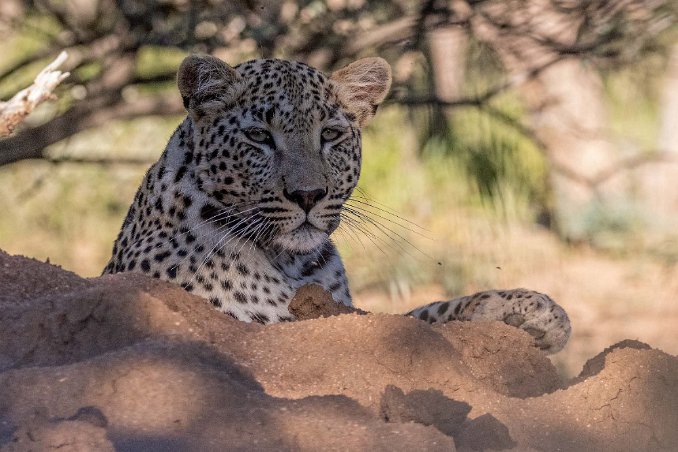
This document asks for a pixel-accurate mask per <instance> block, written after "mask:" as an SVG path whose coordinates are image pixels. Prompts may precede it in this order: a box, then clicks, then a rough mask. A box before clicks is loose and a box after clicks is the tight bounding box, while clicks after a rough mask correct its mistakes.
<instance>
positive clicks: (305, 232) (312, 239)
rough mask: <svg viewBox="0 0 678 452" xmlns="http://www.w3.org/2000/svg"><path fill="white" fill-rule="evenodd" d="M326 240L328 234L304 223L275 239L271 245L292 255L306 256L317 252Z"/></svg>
mask: <svg viewBox="0 0 678 452" xmlns="http://www.w3.org/2000/svg"><path fill="white" fill-rule="evenodd" d="M328 239H329V234H328V233H327V232H325V231H323V230H321V229H318V228H317V227H315V226H313V225H311V224H310V223H304V224H302V225H301V226H299V227H298V228H296V229H294V230H292V231H289V232H286V233H283V234H281V235H279V236H278V237H276V238H275V239H274V240H273V245H274V246H275V247H279V248H282V249H284V250H286V251H288V252H291V253H294V254H308V253H310V252H312V251H317V250H318V248H319V247H320V246H322V245H323V244H324V243H325V242H327V240H328Z"/></svg>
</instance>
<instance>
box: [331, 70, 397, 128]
mask: <svg viewBox="0 0 678 452" xmlns="http://www.w3.org/2000/svg"><path fill="white" fill-rule="evenodd" d="M331 79H332V81H333V82H334V84H335V86H336V87H337V95H338V97H339V100H340V102H341V103H342V104H343V105H344V107H345V108H346V109H347V110H348V111H349V112H351V113H353V114H354V115H355V117H356V121H357V122H358V125H359V126H360V127H362V126H364V125H366V124H367V122H368V121H369V120H370V119H371V118H372V117H373V116H374V114H375V113H376V112H377V107H378V106H379V104H381V103H382V102H383V100H384V98H385V97H386V95H387V94H388V90H389V89H390V88H391V67H390V66H389V65H388V63H387V62H386V60H384V59H383V58H377V57H371V58H362V59H360V60H358V61H354V62H353V63H351V64H349V65H348V66H346V67H343V68H341V69H339V70H338V71H336V72H334V73H333V74H332V77H331Z"/></svg>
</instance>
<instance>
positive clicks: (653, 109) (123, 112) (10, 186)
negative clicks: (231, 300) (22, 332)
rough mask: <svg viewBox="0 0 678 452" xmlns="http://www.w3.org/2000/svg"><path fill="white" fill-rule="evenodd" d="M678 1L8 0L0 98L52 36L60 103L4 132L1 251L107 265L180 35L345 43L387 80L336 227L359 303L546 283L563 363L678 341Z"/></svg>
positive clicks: (311, 47)
mask: <svg viewBox="0 0 678 452" xmlns="http://www.w3.org/2000/svg"><path fill="white" fill-rule="evenodd" d="M677 14H678V4H677V2H676V1H675V0H487V1H483V0H459V1H455V0H452V1H448V0H375V1H367V0H313V1H310V0H309V1H303V0H299V1H292V0H272V1H254V0H251V1H250V0H241V1H238V0H234V1H230V2H222V1H217V0H195V1H190V0H147V1H139V0H32V1H30V0H2V2H1V3H0V40H1V42H2V44H1V48H2V52H0V99H7V98H9V97H11V96H12V95H13V94H14V93H16V92H17V91H19V90H20V89H22V88H24V87H26V86H28V85H29V84H30V83H31V81H32V79H33V78H34V77H35V75H36V74H37V73H38V72H39V71H40V69H41V68H43V67H44V66H45V65H46V64H47V63H48V62H49V61H51V60H52V59H54V57H55V56H56V55H57V54H58V53H59V52H60V51H62V50H67V51H68V54H69V57H68V60H67V61H66V63H65V64H64V65H63V68H64V69H65V70H68V71H70V72H71V76H70V77H69V78H68V79H66V80H65V81H64V82H63V83H62V84H61V85H60V86H59V88H58V89H57V91H56V95H57V96H58V100H57V101H55V102H52V103H48V104H44V105H42V106H41V107H40V108H39V109H38V110H37V111H36V112H35V113H34V114H33V115H31V116H30V117H29V118H28V120H27V121H26V122H25V123H24V124H23V126H22V127H21V128H20V129H19V130H17V131H16V132H15V133H14V134H13V135H12V136H11V137H9V138H6V139H3V140H0V248H1V249H4V250H6V251H7V252H9V253H14V254H23V255H26V256H32V257H35V258H37V259H41V260H45V259H49V261H50V262H52V263H54V264H58V265H60V266H62V267H64V268H66V269H68V270H72V271H74V272H76V273H78V274H80V275H84V276H96V275H98V274H100V272H101V270H102V268H103V267H104V265H105V263H106V262H107V260H108V257H109V253H110V250H111V246H112V242H113V240H114V238H115V237H116V235H117V232H118V230H119V227H120V225H121V223H122V220H123V217H124V216H125V214H126V210H127V207H128V204H129V203H130V202H131V200H132V197H133V195H134V193H135V191H136V189H137V186H138V184H139V182H140V181H141V179H142V177H143V175H144V172H145V171H146V169H147V167H148V166H149V165H150V164H151V163H152V162H153V161H154V160H155V159H157V157H158V156H159V155H160V153H161V152H162V150H163V148H164V146H165V144H166V142H167V140H168V138H169V136H170V134H171V133H172V131H173V129H174V128H175V127H176V126H177V125H178V123H179V122H180V121H181V119H182V117H183V116H184V110H183V108H182V104H181V99H180V97H179V95H178V92H177V90H176V87H175V81H174V78H175V71H176V69H177V67H178V64H179V63H180V61H181V60H182V58H183V57H184V56H185V55H186V54H188V53H189V52H202V53H211V54H213V55H215V56H218V57H220V58H222V59H224V60H225V61H227V62H228V63H230V64H232V65H235V64H237V63H239V62H242V61H245V60H248V59H252V58H260V57H276V58H287V59H295V60H300V61H304V62H307V63H309V64H311V65H314V66H316V67H319V68H321V69H324V70H326V71H328V72H329V71H332V70H333V69H336V68H338V67H341V66H342V65H344V64H347V63H349V62H351V61H352V60H354V59H357V58H359V57H362V56H370V55H379V56H382V57H384V58H386V59H387V60H388V61H389V62H390V63H391V65H392V67H393V72H394V85H393V90H392V92H391V94H390V97H389V98H388V100H387V102H386V103H385V105H384V106H383V107H382V108H381V109H380V112H379V114H377V116H376V119H375V120H374V121H373V122H372V124H370V126H369V127H368V129H367V130H366V132H365V134H364V143H363V159H364V162H363V175H362V178H361V181H360V185H359V190H358V191H357V192H356V195H355V197H354V201H353V202H352V204H353V206H354V208H360V209H362V211H361V213H362V214H364V215H367V217H363V219H362V221H361V222H359V223H354V224H351V225H345V226H344V227H343V228H342V230H340V231H339V232H338V233H337V234H336V237H335V240H336V242H337V243H338V246H339V248H340V249H341V252H342V254H343V256H344V259H345V263H346V266H347V269H348V272H349V279H350V280H351V283H352V290H353V293H354V298H355V302H356V304H357V305H358V306H359V307H362V308H365V309H368V310H372V311H381V312H406V311H407V310H409V309H411V308H413V307H415V306H416V305H419V304H422V303H426V302H429V301H434V300H439V299H445V298H450V297H453V296H458V295H462V294H469V293H472V292H475V291H479V290H484V289H489V288H512V287H521V286H522V287H527V288H530V289H534V290H538V291H541V292H545V293H548V294H549V295H551V296H552V297H553V298H554V299H556V300H557V301H558V302H559V303H561V304H562V305H563V306H564V307H565V309H566V310H567V311H568V312H569V313H570V316H571V319H572V322H573V326H574V329H573V337H572V339H571V342H570V344H569V345H568V346H567V347H566V349H565V350H564V351H563V352H561V353H560V354H558V355H556V356H554V357H552V359H553V361H554V363H555V364H556V365H557V366H558V368H559V369H560V371H561V372H562V374H563V375H565V376H572V375H576V374H577V373H578V372H579V371H580V370H581V366H582V365H583V363H584V362H585V360H586V359H588V358H590V357H592V356H593V355H595V354H596V353H598V352H599V351H601V350H602V349H603V348H604V347H605V346H608V345H610V344H612V343H613V342H615V341H618V340H621V339H623V338H632V339H640V340H643V341H646V342H649V343H650V344H651V345H653V346H656V347H658V348H661V349H663V350H665V351H667V352H669V353H674V354H675V353H678V30H677V26H676V18H677Z"/></svg>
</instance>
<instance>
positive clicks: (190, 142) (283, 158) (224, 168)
mask: <svg viewBox="0 0 678 452" xmlns="http://www.w3.org/2000/svg"><path fill="white" fill-rule="evenodd" d="M178 85H179V90H180V92H181V95H182V97H183V99H184V104H185V105H186V108H187V110H188V112H189V114H188V116H187V118H186V119H185V120H184V121H183V122H182V123H181V125H179V127H178V128H177V130H176V131H175V132H174V134H173V135H172V138H171V139H170V141H169V144H168V145H167V148H166V149H165V151H164V152H163V154H162V156H161V157H160V159H159V160H158V162H156V163H155V164H154V165H153V166H152V167H151V168H150V169H149V171H148V172H147V174H146V176H145V178H144V180H143V182H142V184H141V187H140V188H139V190H138V192H137V194H136V196H135V198H134V201H133V203H132V205H131V207H130V209H129V212H128V214H127V217H126V219H125V221H124V223H123V225H122V229H121V231H120V234H119V236H118V238H117V240H116V241H115V244H114V246H113V254H112V257H111V259H110V261H109V263H108V265H107V266H106V268H105V270H104V273H115V272H123V271H137V272H142V273H146V274H149V275H151V276H153V277H155V278H160V279H164V280H167V281H170V282H173V283H176V284H179V285H181V286H182V287H184V288H185V289H186V290H188V291H190V292H193V293H196V294H198V295H201V296H202V297H204V298H205V299H207V300H208V301H209V302H210V303H211V304H212V305H213V306H214V307H215V308H216V309H218V310H220V311H222V312H224V313H226V314H228V315H230V316H232V317H234V318H236V319H239V320H243V321H246V322H251V321H255V322H259V323H264V324H267V323H275V322H281V321H290V320H293V317H292V316H291V314H290V313H289V311H288V309H287V306H288V304H289V302H290V301H291V298H292V296H293V294H294V293H295V291H296V289H297V288H299V287H301V286H302V285H304V284H309V283H316V284H320V285H321V286H323V287H324V288H325V289H327V290H328V291H329V292H330V293H331V294H332V297H333V298H334V300H335V301H336V302H337V303H343V304H345V305H349V306H350V305H351V294H350V291H349V287H348V283H347V281H346V274H345V272H344V267H343V265H342V262H341V260H340V258H339V256H338V254H337V251H336V248H335V246H334V244H333V243H332V241H331V239H330V235H331V234H332V232H333V231H334V230H336V228H337V227H338V225H339V221H340V213H341V209H342V206H343V203H344V202H345V201H346V200H347V199H348V198H349V196H350V195H351V193H352V191H353V189H354V188H355V186H356V184H357V182H358V178H359V176H360V168H361V132H360V130H361V127H363V126H364V125H365V124H366V123H367V122H368V121H369V119H370V118H371V117H372V116H373V115H374V113H375V111H376V109H377V106H378V105H379V104H380V103H381V102H382V101H383V99H384V97H385V96H386V93H387V92H388V89H389V86H390V69H389V67H388V64H386V62H385V61H384V60H382V59H379V58H367V59H363V60H359V61H357V62H355V63H353V64H351V65H349V66H347V67H345V68H343V69H340V70H339V71H337V72H335V73H334V74H332V75H331V76H328V75H326V74H324V73H322V72H320V71H318V70H316V69H313V68H311V67H309V66H307V65H305V64H303V63H298V62H290V61H283V60H254V61H249V62H246V63H243V64H241V65H239V66H236V67H235V68H231V67H229V66H228V65H226V64H225V63H223V62H221V61H220V60H218V59H216V58H213V57H209V56H191V57H188V58H187V59H186V60H185V61H184V63H182V66H181V68H180V70H179V74H178ZM511 293H512V294H513V296H512V297H508V296H502V295H496V294H502V292H492V293H491V294H492V295H491V296H488V297H485V296H484V295H483V294H478V295H476V296H473V297H465V298H463V299H459V300H457V301H451V302H445V303H447V304H441V303H433V304H431V305H427V306H424V307H422V308H419V309H417V310H415V311H413V312H411V313H410V315H413V316H415V317H418V318H421V319H422V320H426V321H429V322H434V321H435V322H444V321H449V320H456V319H461V320H474V319H477V318H496V319H498V320H504V321H506V322H507V323H511V324H515V325H516V326H521V327H523V328H525V329H526V330H528V331H530V332H532V331H531V330H530V329H529V328H532V329H533V330H535V331H536V330H538V331H556V330H558V331H559V332H561V333H562V334H560V335H551V336H554V337H555V336H558V338H559V339H558V340H556V341H555V342H554V341H551V340H550V337H551V336H549V335H548V333H544V334H542V335H541V336H539V334H541V333H536V334H535V337H536V336H539V338H538V339H542V338H544V337H547V336H548V339H547V340H545V341H543V344H542V345H540V346H542V348H544V349H546V350H549V351H551V350H555V348H559V347H562V345H564V341H563V340H562V337H563V336H564V337H565V339H564V340H565V341H566V340H567V335H569V322H567V316H566V315H565V313H564V311H562V309H561V308H560V307H558V306H557V305H556V304H555V303H553V302H552V301H550V299H544V298H539V300H540V301H539V303H540V304H541V308H543V309H546V310H547V311H548V310H551V311H550V312H551V314H552V313H553V312H554V310H556V311H557V315H558V316H560V320H561V322H560V323H558V322H556V323H558V325H559V327H558V328H551V327H550V326H549V322H551V323H552V324H555V323H553V322H554V320H553V318H551V320H550V321H549V322H546V323H544V322H545V321H544V322H541V321H540V322H537V323H538V325H534V324H533V323H534V322H532V320H531V319H532V317H533V316H532V317H531V312H532V311H534V309H532V311H530V309H527V308H525V309H523V308H522V307H521V306H523V305H524V304H525V303H523V302H521V303H522V304H521V303H518V302H517V300H529V299H530V297H535V298H534V299H535V300H536V299H537V295H536V292H529V291H523V292H520V295H518V292H516V291H513V292H511ZM539 295H540V296H541V294H539ZM541 297H544V296H541ZM546 298H548V297H546ZM490 299H491V301H492V303H488V302H487V301H488V300H490ZM527 304H529V302H528V303H527ZM481 305H482V306H485V307H486V308H487V309H484V310H483V309H481V308H480V307H479V306H481ZM490 307H491V308H490ZM543 309H542V310H543ZM516 312H518V313H520V315H522V316H523V321H522V322H517V317H515V316H514V317H511V316H510V314H512V313H516ZM530 322H532V323H530ZM563 322H565V323H563ZM523 325H524V326H523ZM551 326H553V325H551ZM540 328H541V329H540ZM554 344H555V345H554Z"/></svg>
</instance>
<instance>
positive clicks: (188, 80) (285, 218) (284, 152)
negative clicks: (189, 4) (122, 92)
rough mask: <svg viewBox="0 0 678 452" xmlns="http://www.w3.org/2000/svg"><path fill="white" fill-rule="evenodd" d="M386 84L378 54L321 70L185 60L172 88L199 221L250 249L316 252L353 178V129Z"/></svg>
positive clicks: (277, 63)
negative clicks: (201, 204) (188, 141)
mask: <svg viewBox="0 0 678 452" xmlns="http://www.w3.org/2000/svg"><path fill="white" fill-rule="evenodd" d="M390 84H391V71H390V67H389V66H388V63H386V61H384V60H383V59H381V58H365V59H361V60H358V61H356V62H354V63H352V64H349V65H348V66H346V67H344V68H342V69H340V70H338V71H336V72H334V73H332V74H331V75H329V76H328V75H325V74H324V73H322V72H321V71H319V70H316V69H314V68H312V67H310V66H307V65H305V64H303V63H298V62H291V61H283V60H271V59H266V60H253V61H249V62H246V63H243V64H240V65H238V66H236V67H230V66H228V65H227V64H226V63H224V62H223V61H221V60H219V59H217V58H214V57H211V56H197V55H193V56H189V57H187V58H186V59H185V60H184V62H183V63H182V64H181V66H180V68H179V73H178V86H179V91H180V92H181V95H182V98H183V100H184V105H185V106H186V109H187V110H188V112H189V118H190V120H191V121H192V131H193V132H192V152H191V155H190V156H187V157H186V160H190V170H191V171H192V172H193V175H194V179H195V180H196V181H197V186H198V188H199V190H201V191H202V192H203V193H205V194H206V195H207V197H208V199H209V200H210V203H209V205H207V206H206V207H205V208H204V209H203V213H202V217H203V218H204V219H216V220H215V221H217V220H219V219H220V220H221V221H222V223H227V224H226V225H227V226H228V227H229V230H230V231H237V233H239V234H241V235H244V236H248V237H249V238H251V239H253V240H255V241H256V242H257V243H258V244H259V245H260V246H264V247H273V248H276V249H277V248H279V249H282V250H286V251H288V252H292V253H307V252H310V251H312V250H315V249H317V248H318V247H319V246H320V245H321V244H323V243H324V241H326V240H327V238H328V237H329V235H330V234H331V233H332V232H333V231H334V230H335V229H336V228H337V227H338V225H339V222H340V218H341V217H340V213H341V209H342V206H343V203H344V202H345V201H346V200H347V199H348V197H349V196H350V195H351V193H352V191H353V189H354V188H355V186H356V184H357V182H358V177H359V176H360V167H361V134H360V130H361V128H362V127H363V126H365V125H366V124H367V122H368V121H369V120H370V119H371V118H372V117H373V115H374V114H375V112H376V109H377V106H378V105H379V104H380V103H381V102H382V101H383V100H384V98H385V97H386V94H387V93H388V90H389V87H390Z"/></svg>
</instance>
